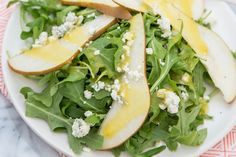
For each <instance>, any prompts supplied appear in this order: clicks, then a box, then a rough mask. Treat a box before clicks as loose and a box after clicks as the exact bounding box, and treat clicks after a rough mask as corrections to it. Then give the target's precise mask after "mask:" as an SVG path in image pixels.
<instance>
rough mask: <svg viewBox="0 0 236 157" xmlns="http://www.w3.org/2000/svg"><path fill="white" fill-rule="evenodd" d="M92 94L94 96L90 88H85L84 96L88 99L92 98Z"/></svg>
mask: <svg viewBox="0 0 236 157" xmlns="http://www.w3.org/2000/svg"><path fill="white" fill-rule="evenodd" d="M92 96H93V93H92V92H90V91H89V90H85V91H84V97H85V98H86V99H91V98H92Z"/></svg>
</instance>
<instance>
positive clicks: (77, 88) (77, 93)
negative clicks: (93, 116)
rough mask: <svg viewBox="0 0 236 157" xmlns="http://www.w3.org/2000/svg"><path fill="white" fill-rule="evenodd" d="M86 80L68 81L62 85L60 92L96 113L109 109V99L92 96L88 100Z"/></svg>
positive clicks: (83, 107) (84, 108) (86, 109)
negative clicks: (85, 89)
mask: <svg viewBox="0 0 236 157" xmlns="http://www.w3.org/2000/svg"><path fill="white" fill-rule="evenodd" d="M84 85H85V80H81V81H77V82H66V83H64V85H63V86H62V87H61V90H60V93H61V94H62V95H63V96H64V97H66V98H68V99H70V100H71V101H73V102H75V103H76V104H78V105H79V106H80V107H81V108H82V109H83V110H85V111H93V112H95V113H105V112H106V111H107V109H106V108H105V107H106V103H107V100H108V99H102V100H97V99H95V98H91V99H89V100H87V99H86V98H85V97H84Z"/></svg>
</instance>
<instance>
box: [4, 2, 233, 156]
mask: <svg viewBox="0 0 236 157" xmlns="http://www.w3.org/2000/svg"><path fill="white" fill-rule="evenodd" d="M7 1H8V0H0V56H1V50H2V42H3V36H4V31H5V29H6V25H7V22H8V20H9V17H10V15H11V13H12V11H13V7H11V8H8V9H7V8H6V4H7ZM0 91H1V93H2V94H3V95H4V96H6V97H7V90H6V88H5V85H4V82H3V77H2V65H1V64H0ZM61 157H66V156H65V155H63V154H62V155H61ZM200 157H236V126H235V127H234V128H233V129H232V130H231V132H230V133H229V134H228V135H226V136H225V137H224V138H223V140H221V141H220V142H219V143H217V144H216V145H215V146H214V147H212V148H211V149H210V150H209V151H207V152H206V153H204V154H203V155H201V156H200Z"/></svg>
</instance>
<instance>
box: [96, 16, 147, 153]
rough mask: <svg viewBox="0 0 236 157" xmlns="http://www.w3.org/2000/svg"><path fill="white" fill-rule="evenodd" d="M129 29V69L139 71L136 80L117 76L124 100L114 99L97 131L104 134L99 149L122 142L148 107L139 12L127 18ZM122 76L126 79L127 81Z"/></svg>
mask: <svg viewBox="0 0 236 157" xmlns="http://www.w3.org/2000/svg"><path fill="white" fill-rule="evenodd" d="M130 24H131V27H130V32H132V33H133V34H134V43H133V45H132V46H131V49H130V58H129V59H127V60H129V62H130V63H129V69H130V72H131V71H136V72H138V73H140V74H141V75H140V76H141V77H140V78H139V79H138V80H133V79H132V78H130V77H129V72H125V73H124V74H123V76H122V78H121V79H120V85H121V89H120V91H119V92H120V93H123V95H124V96H122V98H123V103H119V102H117V101H114V102H113V104H112V108H111V109H110V111H109V112H108V114H107V116H106V118H105V120H104V121H103V123H102V125H101V128H100V131H99V134H100V135H102V136H103V137H104V143H103V147H102V150H106V149H111V148H114V147H117V146H119V145H121V144H122V143H124V142H125V141H126V140H127V139H128V138H130V137H131V136H132V135H133V134H134V133H136V131H137V130H138V129H139V128H140V127H141V126H142V124H143V122H144V121H145V119H146V116H147V114H148V111H149V107H150V93H149V88H148V84H147V79H146V59H145V32H144V23H143V18H142V15H141V14H138V15H136V16H134V17H133V18H132V19H131V20H130ZM124 78H127V79H128V82H129V83H127V82H126V81H127V80H126V81H125V79H124Z"/></svg>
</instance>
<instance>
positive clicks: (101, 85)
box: [92, 81, 106, 92]
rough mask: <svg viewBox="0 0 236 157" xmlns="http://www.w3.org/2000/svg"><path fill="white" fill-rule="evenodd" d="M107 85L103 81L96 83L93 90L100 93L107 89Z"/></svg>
mask: <svg viewBox="0 0 236 157" xmlns="http://www.w3.org/2000/svg"><path fill="white" fill-rule="evenodd" d="M105 86H106V85H105V83H104V82H102V81H98V82H97V83H95V84H94V85H92V88H93V89H94V90H95V91H96V92H99V91H100V90H102V89H105Z"/></svg>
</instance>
